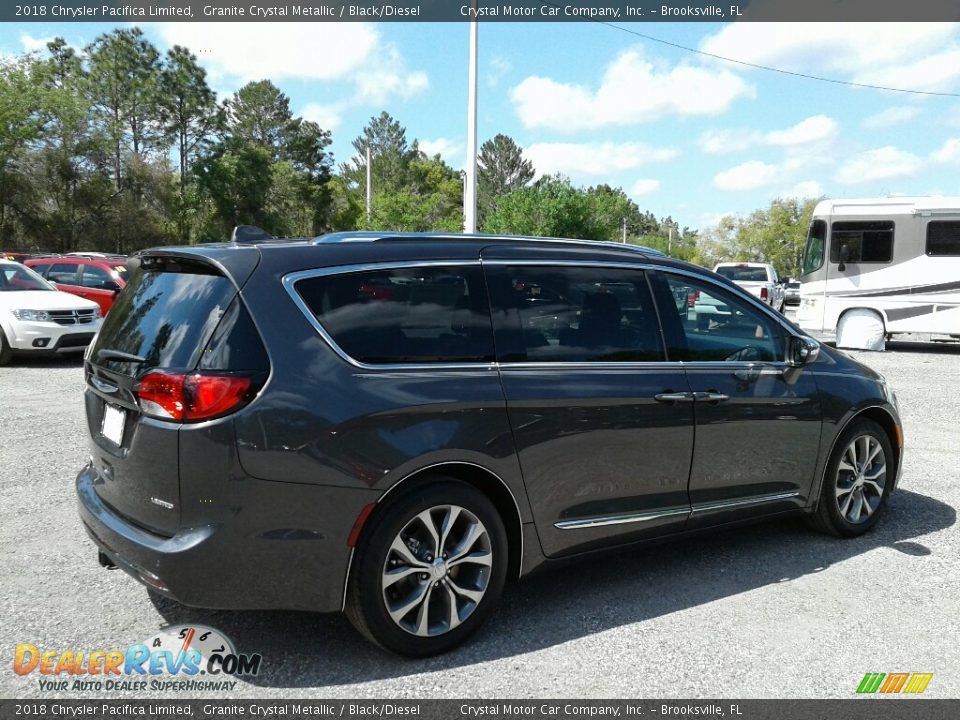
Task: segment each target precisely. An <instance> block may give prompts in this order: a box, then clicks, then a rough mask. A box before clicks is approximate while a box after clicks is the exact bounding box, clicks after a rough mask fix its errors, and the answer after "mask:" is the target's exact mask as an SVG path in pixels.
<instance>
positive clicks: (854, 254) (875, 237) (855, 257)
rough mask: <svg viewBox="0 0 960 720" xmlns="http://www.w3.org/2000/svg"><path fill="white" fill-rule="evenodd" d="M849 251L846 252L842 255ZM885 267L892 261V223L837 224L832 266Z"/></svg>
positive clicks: (876, 221)
mask: <svg viewBox="0 0 960 720" xmlns="http://www.w3.org/2000/svg"><path fill="white" fill-rule="evenodd" d="M843 248H846V252H843ZM841 259H842V260H843V261H844V262H846V263H885V262H890V261H891V260H892V259H893V222H892V221H890V220H870V221H864V222H835V223H834V224H833V233H832V235H831V241H830V262H835V263H836V262H840V260H841Z"/></svg>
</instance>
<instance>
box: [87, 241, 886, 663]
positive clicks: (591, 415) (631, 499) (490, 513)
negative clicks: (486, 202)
mask: <svg viewBox="0 0 960 720" xmlns="http://www.w3.org/2000/svg"><path fill="white" fill-rule="evenodd" d="M705 302H706V303H707V304H709V305H710V307H711V313H710V317H709V318H706V319H705V321H701V320H700V319H698V318H697V317H696V309H695V307H696V306H697V305H703V304H704V303H705ZM85 377H86V392H85V403H86V414H87V421H88V424H89V435H90V452H91V458H90V462H89V464H88V465H87V466H86V467H85V468H83V470H82V471H81V472H80V475H79V476H78V478H77V492H78V494H79V500H80V513H81V516H82V519H83V522H84V523H85V525H86V527H87V529H88V531H89V533H90V535H91V536H92V538H93V539H94V541H95V542H96V544H97V546H98V547H99V551H100V554H101V555H100V557H101V562H103V563H104V564H107V565H116V566H119V567H121V568H123V569H124V570H126V571H127V572H128V573H130V574H131V575H132V576H134V577H135V578H137V579H138V580H140V581H141V582H143V583H144V584H146V585H148V586H149V587H151V588H152V589H153V590H155V591H157V592H159V593H161V594H164V595H167V596H169V597H172V598H175V599H176V600H178V601H180V602H182V603H184V604H187V605H194V606H201V607H209V608H236V609H240V608H287V609H300V610H317V611H339V610H344V611H345V612H346V613H347V614H348V615H349V617H350V618H351V620H352V621H353V623H354V624H355V625H356V626H357V628H359V630H360V631H361V632H362V633H363V634H364V635H366V636H367V637H368V638H370V639H372V640H374V641H376V642H377V643H380V644H381V645H383V646H384V647H386V648H389V649H390V650H393V651H395V652H398V653H402V654H406V655H413V656H422V655H429V654H433V653H438V652H442V651H444V650H447V649H449V648H451V647H453V646H455V645H457V644H458V643H460V642H462V641H463V640H464V639H465V638H466V637H467V636H469V635H470V634H471V633H472V632H473V631H474V630H476V629H477V627H478V626H479V625H480V624H481V623H482V622H483V620H484V619H485V618H486V617H487V616H488V615H489V614H490V612H491V610H492V608H493V607H494V605H495V604H496V602H497V600H498V597H499V596H500V594H501V590H502V588H503V585H504V582H505V580H506V579H507V578H510V577H513V578H516V577H521V576H523V575H526V574H528V573H530V572H531V571H533V570H534V569H535V568H537V567H538V566H541V565H544V564H546V563H549V562H551V561H553V560H556V559H561V558H568V557H571V556H575V555H581V554H585V553H588V552H591V551H595V550H599V549H603V548H610V547H615V546H624V545H627V544H632V543H642V542H643V541H647V540H653V539H662V538H663V537H665V536H679V535H682V534H685V533H689V532H695V531H699V530H702V529H705V528H709V527H711V526H721V525H724V526H726V525H730V524H732V523H738V522H743V521H748V520H754V519H756V518H759V517H773V516H779V515H784V514H787V513H805V514H806V515H807V516H808V517H809V520H810V521H811V523H813V524H814V525H815V526H817V527H818V528H820V529H822V530H824V531H827V532H829V533H833V534H834V535H838V536H854V535H859V534H861V533H863V532H865V531H866V530H868V529H869V528H870V527H871V526H872V525H873V524H874V523H875V522H876V521H877V519H878V517H879V516H880V514H881V512H882V511H883V510H884V507H885V505H886V501H887V498H888V496H889V495H890V493H891V492H892V491H893V489H894V486H895V484H896V482H897V478H898V475H899V472H900V468H901V465H902V462H901V455H902V447H903V442H902V432H901V423H900V419H899V415H898V411H897V406H896V400H895V398H894V394H893V392H892V391H891V390H890V388H889V387H888V386H887V384H886V382H885V381H884V379H883V378H882V377H881V376H879V375H878V374H877V373H875V372H873V371H871V370H870V369H868V368H866V367H864V366H863V365H860V364H859V363H857V362H855V361H854V360H852V359H850V358H849V357H847V356H846V355H844V354H843V353H841V352H837V351H835V350H833V349H830V348H827V347H821V346H820V345H819V344H818V343H817V342H816V341H814V340H812V339H811V338H808V337H806V336H804V335H803V333H802V332H801V331H800V330H798V329H797V327H796V326H794V325H793V324H791V323H790V322H789V321H787V320H786V319H785V318H783V317H782V316H781V315H780V314H778V313H777V312H775V311H773V310H771V309H770V308H769V307H767V306H765V305H764V304H762V303H761V302H759V301H757V300H755V299H754V298H752V297H750V296H748V295H747V294H745V293H743V292H741V291H740V290H739V289H738V288H737V287H736V286H734V285H733V284H732V283H730V282H729V281H727V280H725V279H724V278H721V277H719V276H717V275H714V274H713V273H711V272H709V271H707V270H704V269H702V268H699V267H695V266H693V265H689V264H686V263H683V262H678V261H674V260H670V259H668V258H666V257H664V256H662V255H661V254H659V253H657V252H655V251H645V250H637V249H633V248H630V247H627V246H616V245H609V244H605V243H590V242H575V241H562V240H547V239H535V238H510V237H505V238H498V237H485V236H457V235H453V236H440V235H433V236H430V235H404V234H389V233H384V234H376V233H353V234H339V235H328V236H324V237H320V238H316V239H309V240H298V241H292V240H272V239H266V238H264V239H259V240H258V239H257V238H256V234H255V233H253V237H252V239H250V240H248V241H246V242H239V241H235V242H231V243H224V244H219V245H208V246H194V247H179V248H166V249H159V250H150V251H145V252H143V253H142V254H141V255H140V257H139V268H138V269H137V270H136V272H135V273H134V274H133V276H132V278H131V279H130V282H129V285H128V287H127V288H126V289H125V290H124V292H123V293H122V294H121V295H120V296H119V297H118V299H117V302H116V304H115V305H114V307H113V309H112V310H111V311H110V314H109V315H108V316H107V318H106V320H105V321H104V324H103V328H102V330H101V331H100V333H99V334H98V336H97V338H96V340H95V342H94V344H92V345H91V347H90V349H89V350H88V353H87V357H86V363H85Z"/></svg>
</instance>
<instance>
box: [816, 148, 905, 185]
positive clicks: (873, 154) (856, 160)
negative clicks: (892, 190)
mask: <svg viewBox="0 0 960 720" xmlns="http://www.w3.org/2000/svg"><path fill="white" fill-rule="evenodd" d="M922 166H923V161H922V160H921V159H920V158H919V157H917V156H916V155H914V154H913V153H909V152H906V151H904V150H900V149H899V148H896V147H894V146H892V145H887V146H885V147H881V148H876V149H875V150H867V151H866V152H862V153H860V154H859V155H855V156H854V157H853V158H851V159H848V160H845V161H844V162H842V163H841V164H840V169H839V170H837V173H836V175H835V177H834V179H835V180H836V181H837V182H839V183H845V184H851V185H852V184H857V183H866V182H872V181H875V180H889V179H892V178H901V177H909V176H911V175H915V174H916V173H917V172H919V171H920V168H921V167H922Z"/></svg>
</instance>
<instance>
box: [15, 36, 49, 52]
mask: <svg viewBox="0 0 960 720" xmlns="http://www.w3.org/2000/svg"><path fill="white" fill-rule="evenodd" d="M52 41H53V37H34V36H33V35H30V34H29V33H25V32H22V33H20V46H21V47H22V48H23V51H24V52H36V51H38V50H46V49H47V43H48V42H52Z"/></svg>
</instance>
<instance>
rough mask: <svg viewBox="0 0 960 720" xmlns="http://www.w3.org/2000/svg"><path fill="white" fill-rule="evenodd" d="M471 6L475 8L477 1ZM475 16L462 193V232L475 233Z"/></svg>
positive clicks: (475, 16) (471, 33)
mask: <svg viewBox="0 0 960 720" xmlns="http://www.w3.org/2000/svg"><path fill="white" fill-rule="evenodd" d="M471 6H472V7H473V9H474V10H476V8H477V0H472V2H471ZM476 18H477V15H476V12H474V14H473V19H472V20H471V21H470V62H469V70H468V73H467V165H466V168H465V170H466V182H465V184H464V192H463V231H464V232H468V233H475V232H476V231H477V19H476Z"/></svg>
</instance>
